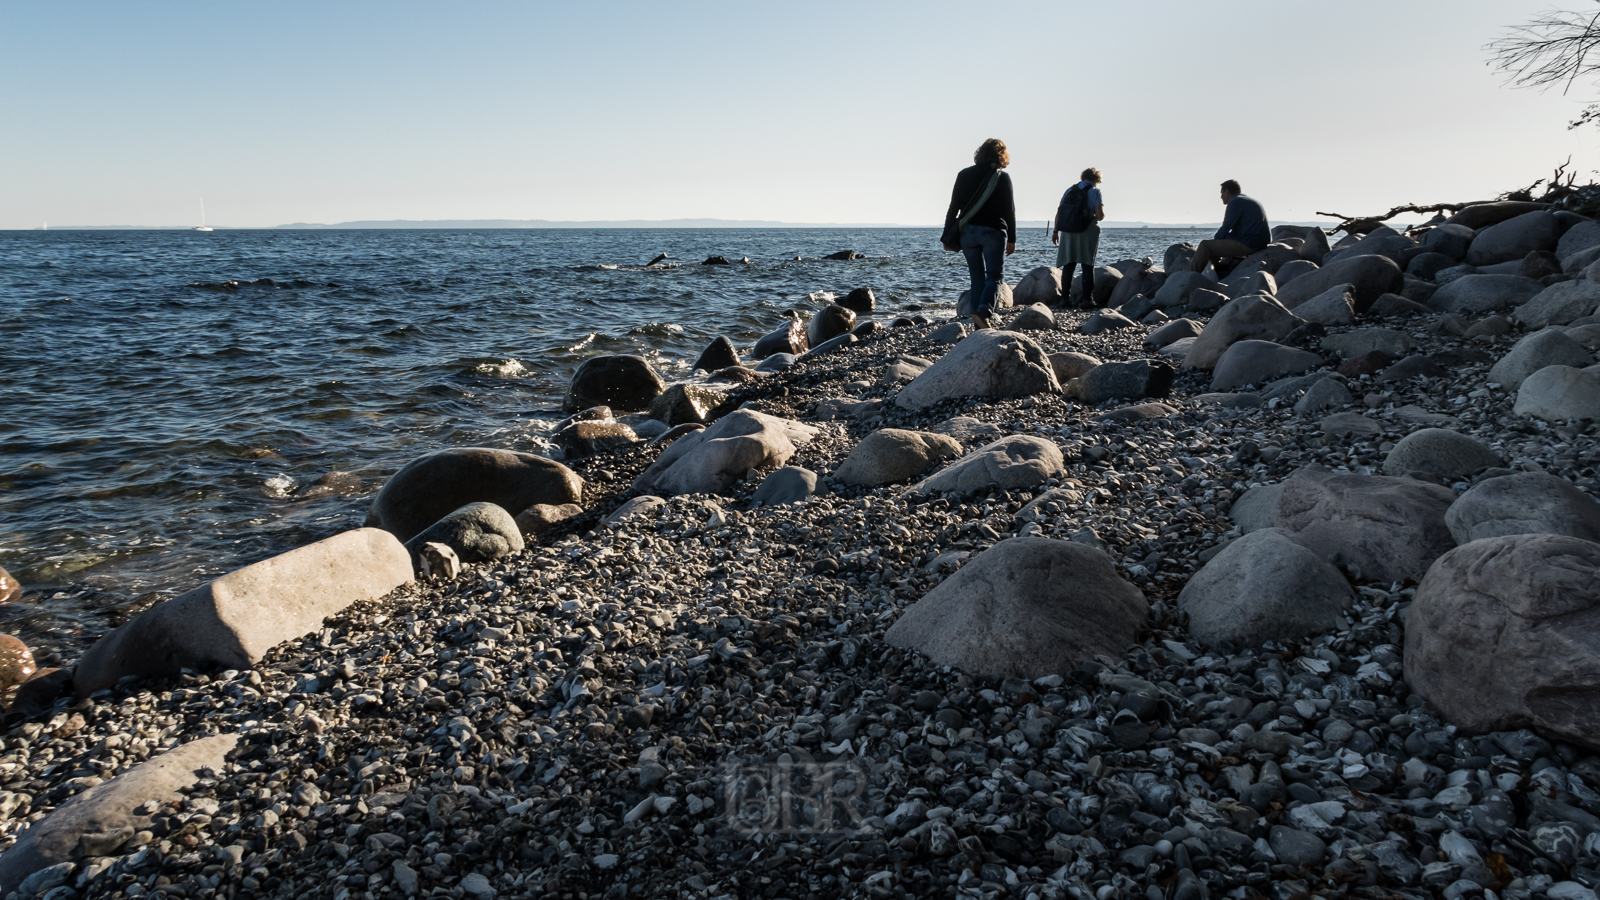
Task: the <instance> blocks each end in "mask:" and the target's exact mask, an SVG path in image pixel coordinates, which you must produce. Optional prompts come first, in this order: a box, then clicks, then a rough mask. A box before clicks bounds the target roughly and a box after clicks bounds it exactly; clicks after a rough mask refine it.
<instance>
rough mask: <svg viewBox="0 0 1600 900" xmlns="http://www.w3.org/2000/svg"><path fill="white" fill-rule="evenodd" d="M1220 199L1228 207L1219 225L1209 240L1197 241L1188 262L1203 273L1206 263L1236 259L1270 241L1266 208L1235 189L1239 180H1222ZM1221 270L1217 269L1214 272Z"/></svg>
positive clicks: (1193, 269)
mask: <svg viewBox="0 0 1600 900" xmlns="http://www.w3.org/2000/svg"><path fill="white" fill-rule="evenodd" d="M1222 202H1223V203H1225V204H1227V207H1228V210H1227V212H1226V213H1224V214H1223V216H1222V227H1221V228H1218V229H1217V234H1216V236H1215V237H1213V238H1212V239H1211V240H1209V241H1201V242H1200V246H1199V248H1198V249H1196V250H1195V252H1194V259H1191V260H1190V261H1189V268H1190V269H1191V270H1192V271H1195V272H1204V271H1205V270H1206V266H1208V265H1211V264H1212V263H1215V262H1217V261H1218V260H1224V259H1239V258H1241V257H1245V256H1249V255H1250V254H1252V253H1255V252H1256V251H1258V250H1261V249H1263V248H1265V247H1266V246H1267V244H1269V243H1271V241H1272V226H1270V225H1268V224H1267V211H1266V210H1264V209H1262V208H1261V204H1260V203H1257V202H1256V201H1255V200H1253V199H1251V198H1249V197H1246V196H1245V195H1244V194H1243V193H1241V192H1240V190H1239V182H1237V181H1234V180H1233V179H1232V178H1230V179H1228V180H1227V181H1224V182H1223V183H1222ZM1221 274H1222V273H1221V272H1219V273H1218V275H1221Z"/></svg>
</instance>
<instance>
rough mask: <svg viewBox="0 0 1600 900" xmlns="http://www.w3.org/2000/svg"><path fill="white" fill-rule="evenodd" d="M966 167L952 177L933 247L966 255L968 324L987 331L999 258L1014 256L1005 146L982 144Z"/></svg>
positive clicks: (998, 277)
mask: <svg viewBox="0 0 1600 900" xmlns="http://www.w3.org/2000/svg"><path fill="white" fill-rule="evenodd" d="M972 161H973V165H971V166H968V167H967V168H965V169H962V170H961V171H960V172H959V173H957V175H956V186H955V189H954V190H952V191H951V192H950V208H949V209H948V210H947V211H946V212H945V214H944V234H943V235H942V236H941V237H940V239H939V241H940V243H941V244H943V245H944V249H946V250H949V251H950V252H952V253H953V252H955V251H957V250H960V251H961V252H962V253H963V254H965V255H966V257H967V271H968V272H970V273H971V275H972V324H973V325H974V326H976V327H978V328H988V327H990V326H991V325H992V324H993V320H992V319H991V315H992V313H993V310H994V298H995V295H996V294H997V293H999V291H1000V281H1001V270H1002V269H1003V268H1004V266H1005V258H1006V257H1007V256H1010V255H1011V254H1013V253H1015V252H1017V205H1016V201H1015V199H1014V198H1013V195H1012V191H1011V176H1010V175H1009V174H1007V173H1006V172H1005V171H1003V170H1004V169H1005V167H1006V166H1008V165H1010V164H1011V154H1010V153H1009V152H1007V151H1006V144H1005V141H1002V140H1000V139H999V138H990V139H988V140H987V141H984V142H983V144H982V146H980V147H978V152H976V153H974V154H973V155H972Z"/></svg>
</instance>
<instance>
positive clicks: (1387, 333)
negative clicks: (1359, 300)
mask: <svg viewBox="0 0 1600 900" xmlns="http://www.w3.org/2000/svg"><path fill="white" fill-rule="evenodd" d="M1414 346H1416V344H1415V342H1414V341H1413V340H1412V339H1411V336H1410V335H1408V334H1406V333H1405V332H1404V331H1398V330H1396V329H1393V328H1357V329H1354V330H1352V331H1346V332H1345V333H1343V334H1330V335H1328V336H1327V337H1325V338H1323V339H1322V349H1324V350H1326V351H1328V352H1329V353H1337V354H1339V355H1340V356H1342V357H1344V358H1345V359H1359V358H1360V357H1363V356H1366V355H1367V354H1368V353H1372V352H1373V351H1375V350H1376V351H1382V352H1383V353H1386V354H1388V355H1389V356H1391V357H1393V358H1395V359H1399V358H1400V357H1402V356H1404V355H1405V354H1406V352H1407V351H1409V350H1410V349H1411V348H1412V347H1414Z"/></svg>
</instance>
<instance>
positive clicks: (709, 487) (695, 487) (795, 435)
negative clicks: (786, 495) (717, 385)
mask: <svg viewBox="0 0 1600 900" xmlns="http://www.w3.org/2000/svg"><path fill="white" fill-rule="evenodd" d="M816 433H817V429H816V428H815V427H813V426H810V425H803V424H801V423H799V422H795V421H791V420H788V419H780V418H778V417H776V416H769V415H765V414H763V413H758V412H754V411H751V410H744V409H741V410H736V411H734V412H732V413H730V414H728V415H727V416H724V417H723V418H721V419H718V420H717V422H716V424H714V425H712V426H710V427H709V428H706V429H704V430H703V431H697V432H695V433H694V434H690V435H686V436H684V437H681V438H679V439H678V440H677V441H676V442H674V443H673V445H672V446H671V447H668V448H667V449H666V450H665V451H663V452H662V454H661V455H660V456H659V457H658V458H657V459H656V461H655V462H654V463H652V464H651V465H650V467H649V468H647V469H645V471H644V473H643V474H642V475H640V476H639V477H638V479H636V480H635V482H634V487H636V488H637V489H639V490H641V491H656V492H661V493H667V494H720V493H723V492H724V491H726V490H727V489H728V487H729V486H730V485H732V484H733V483H734V482H735V481H738V480H740V479H742V478H744V476H745V473H746V472H748V471H750V470H752V469H754V470H756V471H763V470H767V469H772V468H775V467H777V466H781V465H783V464H784V463H786V462H788V460H789V457H791V456H793V455H794V451H795V444H796V443H805V442H806V441H808V440H810V439H811V438H813V437H815V436H816Z"/></svg>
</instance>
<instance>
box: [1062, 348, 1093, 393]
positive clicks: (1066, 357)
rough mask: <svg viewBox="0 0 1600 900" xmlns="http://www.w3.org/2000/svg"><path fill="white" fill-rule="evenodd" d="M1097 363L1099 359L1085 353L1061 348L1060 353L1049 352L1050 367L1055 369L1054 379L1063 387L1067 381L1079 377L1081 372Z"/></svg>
mask: <svg viewBox="0 0 1600 900" xmlns="http://www.w3.org/2000/svg"><path fill="white" fill-rule="evenodd" d="M1098 365H1100V360H1098V359H1096V358H1095V357H1093V356H1090V355H1089V354H1087V353H1078V352H1076V351H1073V350H1063V351H1061V352H1060V353H1052V354H1050V368H1052V369H1054V370H1055V373H1056V381H1057V382H1059V383H1060V384H1061V385H1063V387H1064V386H1065V385H1066V383H1067V382H1069V381H1071V380H1072V379H1074V378H1079V377H1081V376H1082V375H1083V373H1085V372H1087V371H1089V370H1090V369H1092V368H1094V367H1095V366H1098Z"/></svg>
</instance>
